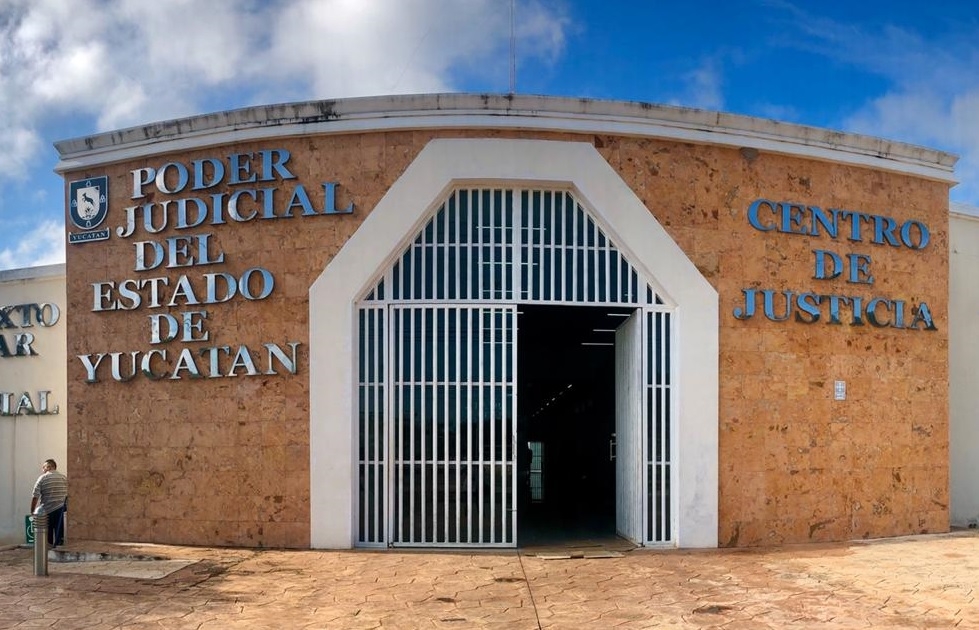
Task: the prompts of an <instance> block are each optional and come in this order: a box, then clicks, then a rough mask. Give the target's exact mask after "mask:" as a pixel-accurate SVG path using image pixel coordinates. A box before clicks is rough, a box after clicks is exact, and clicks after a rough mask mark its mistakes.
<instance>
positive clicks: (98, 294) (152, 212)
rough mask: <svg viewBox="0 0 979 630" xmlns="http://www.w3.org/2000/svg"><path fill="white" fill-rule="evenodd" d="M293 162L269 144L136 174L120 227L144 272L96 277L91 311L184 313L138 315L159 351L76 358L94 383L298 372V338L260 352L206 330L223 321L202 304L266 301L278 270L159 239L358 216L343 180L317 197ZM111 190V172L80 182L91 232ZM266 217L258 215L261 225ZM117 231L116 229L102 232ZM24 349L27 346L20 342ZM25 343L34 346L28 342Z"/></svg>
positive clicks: (81, 219) (77, 195)
mask: <svg viewBox="0 0 979 630" xmlns="http://www.w3.org/2000/svg"><path fill="white" fill-rule="evenodd" d="M290 158H291V155H290V153H289V151H287V150H285V149H269V150H263V151H256V152H254V153H232V154H230V155H228V156H227V157H226V158H224V159H219V158H216V157H207V158H203V159H197V160H192V161H190V162H188V163H184V162H179V161H174V162H167V163H165V164H162V165H159V166H156V167H150V166H147V167H143V168H137V169H133V170H132V171H130V174H131V175H132V195H131V198H132V199H135V200H139V201H138V202H137V203H138V205H133V206H129V207H127V208H124V217H123V219H124V223H123V224H122V225H118V226H117V227H116V229H115V233H116V235H117V236H118V237H119V238H124V239H132V243H133V250H132V251H133V254H134V256H133V263H134V265H133V271H134V273H136V274H141V275H138V276H135V277H131V278H123V279H114V280H103V281H101V282H93V283H91V285H90V286H91V288H92V302H91V304H92V308H91V310H92V312H95V313H98V312H103V311H137V310H143V311H144V313H145V310H149V309H163V308H166V309H174V308H176V309H184V310H180V311H169V312H163V313H160V312H157V313H151V314H144V315H134V316H139V317H145V320H144V321H146V322H147V324H148V333H149V334H148V340H149V344H150V345H151V346H153V347H151V348H148V349H141V350H127V351H122V352H120V351H113V352H92V353H88V354H79V355H76V356H77V358H78V360H79V361H81V363H82V365H83V367H84V368H85V375H86V378H85V382H87V383H97V382H99V381H100V380H103V379H104V380H108V379H111V380H113V381H118V382H125V381H128V380H130V379H133V378H135V377H137V376H139V375H142V376H144V377H145V378H148V379H150V380H179V379H183V378H226V377H236V376H270V375H277V374H295V373H296V372H297V370H298V365H299V358H300V355H299V352H298V348H299V345H300V344H299V342H297V341H288V340H286V341H284V342H281V341H280V342H278V343H273V342H261V344H260V346H253V348H249V347H248V346H246V345H243V344H224V343H222V344H220V345H219V344H217V343H215V341H213V340H214V338H215V337H216V335H211V333H210V332H209V331H208V328H207V325H208V324H209V323H210V322H212V321H213V320H214V319H216V318H213V317H211V313H209V311H208V310H206V309H205V308H202V307H205V306H210V305H220V304H223V303H225V302H229V301H230V300H233V299H240V300H245V301H257V300H264V299H267V298H268V297H269V296H271V295H272V293H273V291H274V289H275V285H276V282H275V277H274V276H273V274H272V272H271V271H269V270H268V269H265V268H263V267H251V268H248V269H246V270H245V271H244V272H241V273H240V274H232V273H229V272H228V271H223V270H221V268H220V265H224V264H227V260H226V256H225V251H224V250H223V249H222V247H221V246H220V245H218V243H217V241H216V239H214V238H213V234H212V233H210V232H199V233H190V234H188V233H184V234H181V235H178V236H169V237H165V238H163V237H157V236H156V235H157V234H159V233H161V232H163V231H164V230H167V229H172V230H193V229H201V230H207V229H210V226H213V225H221V224H225V223H247V222H251V221H253V220H255V219H289V218H294V217H314V216H336V215H344V214H351V213H353V211H354V204H353V202H352V201H350V202H349V203H347V205H346V206H342V207H337V184H336V183H335V182H324V183H323V184H322V196H321V197H320V198H319V199H316V196H315V195H314V196H313V198H311V197H310V194H309V193H307V190H306V188H305V187H304V186H303V185H302V184H301V183H297V182H296V181H294V180H297V179H298V178H297V176H296V175H294V174H293V172H292V171H291V170H290V167H289V166H288V162H289V160H290ZM222 184H223V185H224V186H225V187H227V190H225V191H224V192H214V191H213V190H212V189H214V188H216V187H217V186H219V185H222ZM107 191H108V188H107V183H106V181H105V178H90V179H86V180H80V181H78V182H72V184H71V187H70V197H71V199H72V202H71V203H72V211H71V212H72V214H71V216H72V222H74V223H75V225H77V226H79V227H82V228H83V229H88V228H90V227H92V228H94V227H96V226H98V225H99V224H100V223H101V222H102V221H103V220H104V219H105V212H106V207H105V205H104V200H105V199H106V193H107ZM317 192H318V191H317ZM96 200H101V202H102V205H100V206H98V210H96V211H93V209H92V207H93V206H92V205H91V204H90V202H95V201H96ZM264 223H265V222H264V221H254V223H253V225H262V224H264ZM202 226H203V227H202ZM108 237H109V230H108V229H107V230H105V236H103V237H100V238H108ZM83 240H97V239H96V238H95V237H88V238H82V237H81V236H79V237H78V238H76V240H70V242H81V241H83ZM201 267H206V268H207V271H208V273H199V272H197V271H203V270H201ZM175 269H179V270H181V273H180V275H176V276H172V275H167V274H166V273H165V272H167V271H169V270H175ZM146 272H153V273H152V276H153V277H146V276H145V275H142V274H146ZM147 275H149V274H147ZM217 308H219V309H220V308H221V307H220V306H218V307H217ZM0 341H2V336H0ZM175 344H185V345H182V346H177V345H175ZM160 346H164V347H160ZM16 347H17V348H18V349H19V348H20V344H18V345H17V346H16ZM26 347H27V348H28V349H29V345H28V346H26ZM2 352H3V346H2V344H0V354H2Z"/></svg>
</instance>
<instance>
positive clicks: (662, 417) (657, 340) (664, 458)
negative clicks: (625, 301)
mask: <svg viewBox="0 0 979 630" xmlns="http://www.w3.org/2000/svg"><path fill="white" fill-rule="evenodd" d="M670 318H671V314H670V313H667V312H647V313H646V339H647V343H646V423H645V424H646V427H645V433H646V449H645V451H646V501H645V502H646V507H645V514H646V527H645V529H646V542H647V543H651V544H662V543H669V542H671V541H672V540H673V524H672V523H673V521H672V518H673V511H672V505H673V503H672V492H671V489H672V481H673V479H672V474H673V469H672V465H671V464H672V457H673V449H672V436H671V429H672V408H673V405H672V401H673V392H672V384H673V379H672V376H671V369H672V361H671V354H670V352H671V348H672V346H673V339H672V334H673V332H672V327H671V321H670Z"/></svg>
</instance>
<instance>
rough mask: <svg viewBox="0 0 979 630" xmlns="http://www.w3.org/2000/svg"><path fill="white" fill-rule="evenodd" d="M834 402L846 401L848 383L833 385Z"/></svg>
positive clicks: (841, 382) (837, 382) (838, 382)
mask: <svg viewBox="0 0 979 630" xmlns="http://www.w3.org/2000/svg"><path fill="white" fill-rule="evenodd" d="M833 400H846V381H836V382H835V383H834V384H833Z"/></svg>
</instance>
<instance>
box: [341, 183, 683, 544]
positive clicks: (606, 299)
mask: <svg viewBox="0 0 979 630" xmlns="http://www.w3.org/2000/svg"><path fill="white" fill-rule="evenodd" d="M525 303H537V304H542V303H543V304H580V305H592V306H596V305H609V306H616V307H621V306H631V307H635V308H637V309H638V312H639V313H641V315H642V321H643V323H644V324H645V330H643V329H642V328H641V327H638V326H637V327H636V328H637V330H636V331H635V332H634V333H633V334H632V338H633V339H634V340H636V341H635V343H641V344H642V347H641V349H640V352H639V354H638V355H637V356H638V357H639V366H638V367H639V368H640V369H639V370H638V371H637V370H632V371H631V374H632V375H633V377H637V376H639V375H641V378H642V380H637V382H636V384H635V385H633V386H629V387H628V388H626V389H627V390H628V391H629V392H630V393H629V396H631V397H634V398H635V400H633V401H632V402H631V403H630V405H629V406H630V408H631V409H633V410H634V412H631V413H630V417H631V418H634V420H632V422H633V425H630V428H629V430H628V431H627V432H626V434H627V435H628V437H627V439H628V440H629V441H630V442H631V444H632V448H633V450H634V452H635V458H634V459H633V460H632V461H634V462H635V464H634V465H630V466H629V467H628V472H626V471H625V470H623V472H622V473H621V474H627V475H629V478H628V479H622V480H618V481H617V482H616V483H617V488H621V489H622V490H623V497H630V498H629V499H628V500H629V501H630V504H629V505H628V506H625V505H623V509H624V510H625V512H623V513H628V514H629V515H630V516H629V517H628V519H629V521H630V522H631V523H633V524H634V526H633V525H630V526H629V528H628V533H629V536H630V537H634V538H636V539H642V540H638V542H642V543H644V544H650V543H652V544H658V543H669V542H670V541H671V540H672V531H673V528H672V524H671V523H672V521H671V518H672V517H671V510H670V507H669V506H670V502H671V497H670V489H671V483H670V476H671V474H672V469H671V466H670V464H671V448H670V442H669V437H670V431H669V427H670V423H671V422H672V417H673V415H672V408H671V405H670V400H671V399H672V395H673V392H672V389H671V386H670V385H671V384H670V382H669V374H668V372H669V348H670V346H671V344H670V342H669V336H670V334H672V333H671V331H670V327H669V318H670V312H669V311H670V310H671V307H670V306H668V305H666V304H665V303H664V301H663V299H662V298H661V297H660V296H659V295H658V294H657V293H656V291H655V290H654V289H653V288H652V286H651V285H650V284H649V283H648V282H647V281H645V280H643V279H642V276H641V275H640V274H639V273H638V272H637V270H636V269H635V268H634V267H633V266H632V265H631V264H630V263H629V262H628V261H627V260H626V258H625V256H624V255H623V254H622V253H621V252H620V251H619V250H618V248H617V247H616V246H615V245H614V243H613V242H612V241H611V239H609V238H608V236H606V234H605V233H604V231H603V230H602V229H601V228H600V227H599V226H598V224H596V223H595V221H594V219H593V218H592V217H591V216H590V214H589V213H588V212H587V211H586V210H585V208H584V207H583V206H582V205H581V204H580V203H579V202H578V201H577V200H576V199H575V198H574V196H573V195H572V194H571V192H570V191H563V190H532V189H473V190H469V189H460V190H455V191H453V192H451V193H450V194H449V195H448V196H447V198H446V200H445V201H444V202H443V203H442V205H441V206H440V207H439V208H438V210H437V211H436V213H435V214H434V215H433V216H432V217H431V219H430V220H429V221H428V222H427V223H426V224H425V226H424V227H422V228H421V230H420V231H419V232H418V234H416V235H415V237H414V238H413V239H412V241H411V243H410V244H409V245H408V246H407V247H406V249H405V250H404V252H402V253H401V254H400V255H399V257H398V258H397V259H395V261H394V263H393V264H392V265H391V266H390V267H389V268H387V269H386V270H383V271H382V273H381V275H380V276H379V279H378V281H377V282H376V283H375V284H374V286H373V287H371V289H370V290H369V291H368V292H367V293H366V294H365V295H364V297H363V300H362V301H361V302H360V303H359V304H358V309H359V327H358V333H359V339H358V342H357V343H358V346H357V347H358V355H359V359H358V368H359V379H358V380H359V388H358V407H359V457H358V463H359V476H360V493H359V495H360V496H359V510H358V528H359V532H358V534H359V537H358V540H359V544H360V545H362V546H387V545H418V546H439V545H451V546H467V545H476V546H514V545H515V544H516V524H517V513H516V505H515V499H516V470H515V466H516V461H515V459H516V444H515V440H516V428H517V427H516V424H517V396H516V382H517V381H516V356H517V355H516V352H517V348H516V345H517V344H516V342H517V338H516V330H517V316H518V313H517V310H516V309H517V305H519V304H525ZM640 331H641V332H640ZM641 333H644V334H641ZM632 362H635V359H633V360H632ZM644 394H645V395H644ZM623 437H626V436H625V435H624V436H623ZM640 462H642V464H643V465H642V466H639V465H638V464H639V463H640ZM640 517H641V518H640Z"/></svg>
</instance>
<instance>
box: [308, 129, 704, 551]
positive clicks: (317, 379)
mask: <svg viewBox="0 0 979 630" xmlns="http://www.w3.org/2000/svg"><path fill="white" fill-rule="evenodd" d="M473 180H480V181H499V182H509V183H515V184H521V185H523V184H527V183H529V182H548V183H554V182H562V183H564V184H565V185H570V186H572V187H573V188H574V189H575V190H576V194H577V195H578V196H579V197H580V199H581V200H582V201H583V202H585V203H586V204H587V206H588V207H589V208H590V209H591V211H592V212H594V213H595V214H596V215H597V216H598V217H600V218H601V219H602V222H603V223H604V224H605V225H606V226H608V228H609V236H610V237H611V238H612V239H613V241H614V242H616V244H618V245H620V247H621V248H622V250H623V252H624V253H626V255H627V257H628V258H629V260H630V261H631V262H632V263H633V264H634V265H636V266H637V267H638V268H640V269H642V271H643V272H644V273H646V274H647V275H648V276H649V277H652V278H655V279H656V280H657V281H658V283H659V284H661V285H662V286H663V288H664V290H665V291H666V292H667V293H668V294H669V296H670V297H671V299H673V300H675V302H676V304H677V308H676V311H675V315H674V325H675V326H676V331H677V333H676V334H677V337H676V338H677V339H678V343H677V348H676V351H677V355H676V358H677V361H676V372H675V374H676V377H677V383H678V385H677V386H676V387H677V393H676V396H677V402H678V408H679V412H678V418H677V420H678V430H677V434H676V436H677V441H676V444H677V446H676V449H677V450H676V454H677V459H676V460H674V461H676V462H677V466H678V473H677V474H678V482H679V483H678V486H679V487H678V488H677V489H676V490H677V495H678V498H677V502H678V503H677V505H678V514H677V520H678V525H679V526H678V531H677V536H676V540H677V545H678V546H681V547H716V546H717V522H718V520H717V519H718V501H717V488H718V461H717V457H718V450H717V440H718V296H717V292H716V291H715V290H714V288H713V287H712V286H711V285H710V284H709V283H708V282H707V281H706V280H705V279H704V277H703V276H701V275H700V273H699V271H697V268H696V267H695V266H694V265H693V263H692V262H691V261H690V260H689V259H688V258H687V256H686V255H685V254H684V253H683V251H682V250H681V249H680V248H679V246H677V244H676V243H674V242H673V240H672V239H671V238H670V237H669V235H668V234H667V233H666V231H665V230H664V229H663V228H662V226H660V225H659V223H658V222H657V221H656V220H655V218H654V217H653V215H652V214H651V213H650V212H649V211H648V210H647V209H646V208H645V207H644V206H643V204H642V202H641V201H640V200H639V198H638V197H636V195H635V193H633V191H632V190H631V189H630V188H629V187H628V186H627V185H626V184H625V182H624V181H622V179H621V178H620V177H619V176H618V174H617V173H616V172H615V171H614V170H613V169H612V167H611V166H609V164H608V163H607V162H606V161H605V159H604V158H603V157H602V156H601V155H600V154H599V153H598V151H597V150H596V149H595V148H594V147H593V146H592V145H591V144H588V143H578V142H553V141H543V140H496V139H477V140H463V139H438V140H433V141H432V142H430V143H429V144H428V145H426V147H425V148H424V149H423V150H422V151H421V152H420V153H419V155H418V157H417V158H416V159H415V161H414V162H412V163H411V165H410V166H409V167H408V168H407V169H406V170H405V172H404V174H403V175H402V176H401V177H400V178H399V179H398V181H396V182H395V183H394V185H392V186H391V188H390V189H389V190H388V192H387V193H386V194H385V195H384V197H383V198H382V199H381V200H380V201H379V202H378V204H377V206H376V207H375V208H374V210H373V211H372V212H371V214H370V215H369V216H368V217H367V219H365V220H364V223H363V224H362V225H361V227H360V229H358V230H357V232H356V233H355V234H354V235H353V236H352V237H351V238H350V239H349V240H348V241H347V243H346V244H345V245H344V246H343V247H342V248H341V249H340V251H339V252H338V253H337V255H336V256H335V257H334V258H333V260H332V261H331V262H330V263H329V264H328V265H327V267H326V269H325V270H324V272H323V273H322V274H321V275H320V277H319V278H318V279H317V280H316V282H314V283H313V286H312V287H311V288H310V294H309V309H310V330H309V334H310V388H309V389H310V432H309V435H310V542H311V545H312V546H313V547H315V548H349V547H351V546H353V544H354V542H355V539H356V531H355V529H354V523H355V520H356V514H355V513H354V510H355V507H356V501H355V498H356V494H355V493H356V492H357V484H358V477H357V464H356V434H355V418H354V417H353V412H354V400H355V395H356V386H357V383H356V378H355V377H356V374H357V371H356V365H355V358H356V357H355V352H354V347H353V343H354V340H355V339H356V335H357V332H356V326H355V319H354V300H356V299H357V298H358V296H359V295H360V294H361V293H362V292H363V291H364V290H366V289H367V287H368V286H369V284H370V283H371V281H372V280H373V279H374V278H375V276H376V274H377V273H378V272H380V271H381V270H382V267H383V266H384V265H386V264H387V262H388V261H389V259H390V258H391V257H392V256H394V255H396V253H397V252H398V250H400V248H402V247H403V246H404V244H405V242H406V240H407V239H409V238H411V237H412V236H413V235H414V233H415V232H416V231H417V229H419V228H420V226H421V225H422V224H423V222H424V220H425V219H426V218H427V217H428V215H429V214H430V213H431V210H432V208H433V206H434V205H435V204H436V203H437V202H438V201H440V197H441V196H442V195H443V193H444V191H445V190H446V189H447V188H449V187H451V186H452V185H453V183H454V182H464V181H473Z"/></svg>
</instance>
